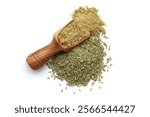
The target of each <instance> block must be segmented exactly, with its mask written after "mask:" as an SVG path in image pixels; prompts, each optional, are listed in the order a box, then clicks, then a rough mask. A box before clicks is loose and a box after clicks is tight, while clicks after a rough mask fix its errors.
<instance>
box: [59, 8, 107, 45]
mask: <svg viewBox="0 0 150 117" xmlns="http://www.w3.org/2000/svg"><path fill="white" fill-rule="evenodd" d="M72 20H73V21H72V22H71V23H70V24H68V25H67V26H66V27H64V28H63V29H62V31H61V32H60V33H59V35H58V38H59V41H60V43H61V44H63V45H67V46H72V45H74V44H75V43H76V42H78V41H80V39H81V38H80V37H83V36H84V35H86V34H87V33H88V32H90V34H91V35H97V36H98V35H100V34H105V29H104V28H103V26H105V23H104V22H103V21H102V20H101V18H100V17H99V15H98V10H97V9H96V8H94V7H91V8H89V7H79V8H78V9H76V10H75V11H74V13H73V15H72Z"/></svg>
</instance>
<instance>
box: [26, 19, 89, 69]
mask: <svg viewBox="0 0 150 117" xmlns="http://www.w3.org/2000/svg"><path fill="white" fill-rule="evenodd" d="M71 22H72V21H71ZM71 22H69V23H68V24H67V25H69V24H70V23H71ZM67 25H66V26H67ZM66 26H65V27H66ZM65 27H64V28H65ZM61 30H63V28H62V29H60V30H58V31H57V32H56V33H55V34H54V36H53V40H52V42H51V43H50V44H48V45H47V46H45V47H43V48H41V49H39V50H37V51H35V52H33V53H32V54H30V55H29V56H28V57H27V59H26V61H27V63H28V64H29V66H30V67H31V68H32V69H34V70H35V69H38V68H40V67H42V66H43V65H44V64H45V63H46V62H47V61H48V60H49V59H50V58H51V57H52V56H54V55H56V54H57V53H59V52H61V51H64V52H67V51H69V50H70V49H72V48H73V47H74V46H76V45H78V44H79V43H81V42H82V41H84V40H85V39H86V38H88V37H89V36H90V32H88V33H86V34H85V35H83V36H82V37H80V39H79V40H80V41H78V42H76V43H74V44H73V45H72V46H66V45H62V44H61V43H60V41H59V39H58V35H59V33H60V32H61Z"/></svg>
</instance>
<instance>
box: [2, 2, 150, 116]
mask: <svg viewBox="0 0 150 117" xmlns="http://www.w3.org/2000/svg"><path fill="white" fill-rule="evenodd" d="M78 6H94V7H96V8H97V9H99V10H100V12H99V14H100V16H101V17H102V19H103V20H104V21H105V22H106V24H107V27H106V30H107V35H108V36H109V44H110V45H111V47H112V49H111V56H112V59H113V61H112V63H113V66H112V68H111V69H110V72H109V73H107V74H106V75H105V77H104V79H103V82H104V83H103V84H102V86H101V87H102V89H101V90H100V89H99V90H98V89H95V90H94V89H93V90H92V91H89V87H87V89H86V88H83V91H82V92H80V93H79V92H78V91H76V90H77V89H75V88H69V90H68V91H64V92H63V93H61V92H60V90H61V88H64V86H59V83H60V82H59V81H54V80H51V79H50V80H48V79H47V77H48V75H49V74H48V69H47V67H46V66H44V67H43V68H41V69H40V70H37V71H33V70H31V69H30V68H29V67H28V65H27V64H26V61H25V60H26V57H27V56H28V54H30V53H31V52H33V51H35V50H37V49H39V48H40V47H43V46H45V45H47V44H48V43H50V41H51V39H52V37H53V33H54V32H55V31H57V30H58V29H59V28H61V27H62V26H64V25H65V24H66V23H67V22H69V21H70V20H71V13H72V12H73V11H74V9H76V8H78ZM149 11H150V7H149V2H148V0H54V1H52V0H0V54H1V57H0V116H1V117H43V116H44V117H50V116H53V117H56V116H59V117H60V116H62V117H75V116H76V117H78V116H82V117H83V116H86V117H91V116H92V117H98V116H102V117H106V116H107V117H108V116H109V117H131V116H132V117H143V116H146V117H148V116H150V113H149V106H150V95H149V94H150V91H149V90H150V85H149V84H150V52H149V51H150V41H149V40H150V33H149V32H150V28H149V27H150V17H149ZM73 92H77V94H76V95H75V94H73ZM65 104H66V105H68V106H71V107H72V108H76V107H77V106H78V105H80V104H87V105H95V106H96V105H98V104H99V105H102V104H106V105H115V104H116V105H120V104H124V105H130V104H135V105H136V108H135V111H134V113H133V114H110V115H109V114H77V113H76V112H73V113H72V114H15V110H14V108H15V107H18V106H19V105H22V106H27V107H28V106H31V105H32V106H41V107H43V106H52V105H53V106H63V105H65Z"/></svg>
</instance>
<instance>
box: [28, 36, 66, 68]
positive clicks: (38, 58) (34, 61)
mask: <svg viewBox="0 0 150 117" xmlns="http://www.w3.org/2000/svg"><path fill="white" fill-rule="evenodd" d="M60 51H63V49H62V47H60V45H59V44H58V42H57V41H56V39H55V38H54V39H53V40H52V42H51V43H50V44H48V45H47V46H45V47H43V48H41V49H39V50H37V51H35V52H33V53H32V54H30V55H29V56H28V57H27V59H26V61H27V63H28V64H29V66H30V67H31V68H32V69H34V70H35V69H38V68H40V67H42V66H43V65H44V64H45V63H46V62H47V61H48V60H49V59H50V58H51V57H52V56H54V55H55V54H57V53H59V52H60Z"/></svg>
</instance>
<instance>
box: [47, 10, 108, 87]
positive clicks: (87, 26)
mask: <svg viewBox="0 0 150 117" xmlns="http://www.w3.org/2000/svg"><path fill="white" fill-rule="evenodd" d="M97 12H98V11H97V9H96V8H94V7H92V8H88V7H79V9H77V10H75V12H74V13H73V16H72V18H73V22H71V24H69V25H67V27H65V28H64V29H63V30H62V32H61V33H60V35H59V39H60V42H61V43H62V44H65V45H73V43H75V42H76V41H78V39H79V38H80V37H81V36H83V35H84V34H85V33H86V32H88V31H90V33H91V36H90V37H89V38H88V39H86V40H85V41H83V42H82V43H80V44H79V45H77V46H76V47H75V48H73V49H72V50H70V51H69V52H67V53H65V52H61V53H59V54H57V55H55V56H54V57H52V59H51V60H50V61H49V62H48V63H47V65H48V67H49V68H50V69H51V70H52V76H53V77H54V78H55V79H60V80H65V81H66V82H67V85H68V86H87V85H88V83H89V82H90V81H97V80H98V81H99V80H100V79H101V77H102V73H103V72H104V71H106V70H105V68H106V67H107V66H108V63H109V61H108V62H106V63H105V62H104V58H105V56H106V50H107V48H106V46H107V44H106V43H104V42H103V41H102V40H101V36H102V35H103V34H105V29H104V28H103V26H104V25H105V23H104V22H103V21H102V20H101V19H100V17H99V16H98V15H97Z"/></svg>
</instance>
